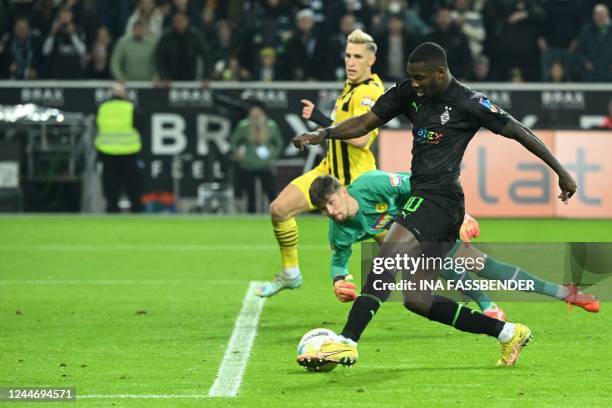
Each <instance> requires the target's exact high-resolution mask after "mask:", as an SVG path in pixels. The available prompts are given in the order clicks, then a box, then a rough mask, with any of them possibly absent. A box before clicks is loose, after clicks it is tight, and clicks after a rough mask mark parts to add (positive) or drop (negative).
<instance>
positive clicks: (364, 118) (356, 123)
mask: <svg viewBox="0 0 612 408" xmlns="http://www.w3.org/2000/svg"><path fill="white" fill-rule="evenodd" d="M384 124H385V122H384V121H383V120H382V119H380V118H379V117H378V116H376V115H375V114H374V113H373V112H371V111H369V112H366V113H364V114H363V115H360V116H356V117H354V118H351V119H348V120H345V121H344V122H341V123H339V124H337V125H336V126H332V127H329V128H325V129H317V130H315V131H313V132H306V133H302V134H300V135H298V136H296V137H294V138H293V145H294V146H295V147H297V148H298V149H300V150H304V146H306V145H312V144H321V143H323V141H324V140H325V139H326V138H327V139H339V140H347V139H355V138H358V137H361V136H364V135H367V134H368V133H370V132H371V131H372V130H374V129H376V128H378V127H380V126H382V125H384Z"/></svg>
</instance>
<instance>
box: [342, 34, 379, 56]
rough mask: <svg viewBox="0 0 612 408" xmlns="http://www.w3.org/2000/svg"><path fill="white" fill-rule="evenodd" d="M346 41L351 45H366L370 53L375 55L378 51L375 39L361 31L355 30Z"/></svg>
mask: <svg viewBox="0 0 612 408" xmlns="http://www.w3.org/2000/svg"><path fill="white" fill-rule="evenodd" d="M346 41H347V42H349V43H351V44H366V48H367V49H368V51H370V52H372V53H374V54H376V50H377V49H378V47H377V46H376V43H375V42H374V38H372V36H371V35H370V34H368V33H366V32H364V31H361V30H360V29H357V30H354V31H353V32H352V33H350V34H349V35H348V37H347V38H346Z"/></svg>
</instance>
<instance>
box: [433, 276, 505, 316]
mask: <svg viewBox="0 0 612 408" xmlns="http://www.w3.org/2000/svg"><path fill="white" fill-rule="evenodd" d="M440 276H441V277H443V278H444V279H446V280H447V281H448V280H459V279H460V280H462V281H464V282H469V281H473V280H474V279H472V277H471V276H470V275H468V273H467V272H464V273H462V274H458V273H455V271H453V270H452V269H443V270H442V272H440ZM461 293H463V294H464V295H465V296H467V297H469V298H470V299H472V300H473V301H474V302H476V303H478V307H479V308H480V310H487V309H488V308H490V307H491V306H493V305H494V303H493V301H492V300H491V298H490V297H489V295H487V294H486V293H485V292H483V291H482V290H474V289H472V290H462V291H461Z"/></svg>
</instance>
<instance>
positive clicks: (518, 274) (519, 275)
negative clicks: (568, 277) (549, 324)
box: [478, 257, 567, 299]
mask: <svg viewBox="0 0 612 408" xmlns="http://www.w3.org/2000/svg"><path fill="white" fill-rule="evenodd" d="M478 275H479V276H482V277H483V278H487V279H495V280H500V281H511V280H531V281H533V292H536V293H541V294H543V295H546V296H550V297H557V294H558V293H565V294H566V296H567V292H563V290H561V289H560V288H561V287H563V286H561V285H557V284H556V283H552V282H548V281H544V280H542V279H540V278H537V277H535V276H533V275H532V274H530V273H529V272H527V271H524V270H522V269H521V268H519V267H518V266H514V265H509V264H507V263H503V262H498V261H496V260H495V259H493V258H491V257H487V260H486V261H485V265H484V268H483V269H482V271H480V273H479V274H478ZM530 292H531V291H530ZM564 298H565V297H563V298H558V299H564Z"/></svg>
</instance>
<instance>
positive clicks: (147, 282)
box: [0, 279, 245, 285]
mask: <svg viewBox="0 0 612 408" xmlns="http://www.w3.org/2000/svg"><path fill="white" fill-rule="evenodd" d="M244 282H245V281H240V280H209V281H207V280H201V281H200V280H163V279H160V280H150V279H143V280H138V279H129V280H128V279H124V280H61V279H49V280H46V279H38V280H0V285H166V284H183V283H185V284H187V283H188V284H202V285H239V284H240V285H241V284H244Z"/></svg>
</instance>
